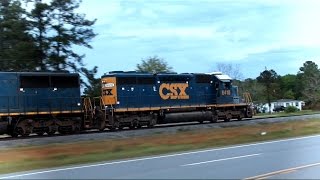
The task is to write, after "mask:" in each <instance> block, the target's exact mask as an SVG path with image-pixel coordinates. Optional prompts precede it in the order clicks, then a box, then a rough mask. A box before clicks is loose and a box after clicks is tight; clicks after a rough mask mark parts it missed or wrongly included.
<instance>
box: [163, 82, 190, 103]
mask: <svg viewBox="0 0 320 180" xmlns="http://www.w3.org/2000/svg"><path fill="white" fill-rule="evenodd" d="M188 87H189V84H185V83H171V84H168V83H163V84H161V85H160V88H159V95H160V97H161V98H162V99H164V100H167V99H189V95H188V94H187V93H186V89H187V88H188Z"/></svg>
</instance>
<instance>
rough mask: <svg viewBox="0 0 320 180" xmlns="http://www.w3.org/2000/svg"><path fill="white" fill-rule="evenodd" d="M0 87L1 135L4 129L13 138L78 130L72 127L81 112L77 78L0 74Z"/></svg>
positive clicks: (44, 73) (64, 75)
mask: <svg viewBox="0 0 320 180" xmlns="http://www.w3.org/2000/svg"><path fill="white" fill-rule="evenodd" d="M0 86H1V88H0V117H1V125H2V126H1V128H0V129H2V133H4V132H3V131H4V129H6V131H7V132H6V133H8V134H11V135H13V136H17V135H19V134H20V135H28V134H30V133H32V132H34V133H38V134H43V133H45V132H47V133H48V134H52V133H54V132H55V131H57V130H59V131H61V132H63V130H66V129H70V128H71V129H72V128H73V129H74V128H79V129H80V127H79V125H81V123H80V122H79V125H78V123H76V125H75V124H74V119H75V118H79V117H81V116H80V114H81V112H82V107H81V99H80V84H79V75H78V74H73V73H52V72H41V73H40V72H0ZM4 126H6V127H7V128H4ZM0 133H1V132H0Z"/></svg>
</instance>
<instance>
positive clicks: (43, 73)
mask: <svg viewBox="0 0 320 180" xmlns="http://www.w3.org/2000/svg"><path fill="white" fill-rule="evenodd" d="M0 74H22V75H70V76H79V74H78V73H69V72H1V71H0Z"/></svg>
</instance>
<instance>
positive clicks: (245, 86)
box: [239, 78, 267, 103]
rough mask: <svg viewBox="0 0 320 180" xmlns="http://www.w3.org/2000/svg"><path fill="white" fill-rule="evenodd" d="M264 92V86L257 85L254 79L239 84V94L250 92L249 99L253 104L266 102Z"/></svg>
mask: <svg viewBox="0 0 320 180" xmlns="http://www.w3.org/2000/svg"><path fill="white" fill-rule="evenodd" d="M264 91H265V88H264V86H263V85H262V84H261V83H258V81H257V80H256V79H251V78H248V79H245V80H244V81H242V82H241V86H239V94H243V93H244V92H250V95H251V98H252V100H253V101H255V103H262V102H265V101H266V100H267V98H266V95H265V93H264Z"/></svg>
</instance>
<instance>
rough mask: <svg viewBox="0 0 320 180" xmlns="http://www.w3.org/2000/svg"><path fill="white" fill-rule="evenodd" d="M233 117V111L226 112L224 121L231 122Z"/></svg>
mask: <svg viewBox="0 0 320 180" xmlns="http://www.w3.org/2000/svg"><path fill="white" fill-rule="evenodd" d="M231 118H232V115H231V113H228V114H226V117H225V118H224V121H225V122H229V121H230V120H231Z"/></svg>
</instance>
